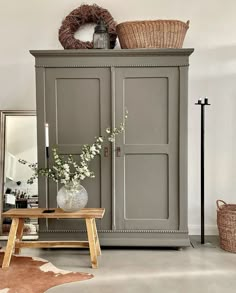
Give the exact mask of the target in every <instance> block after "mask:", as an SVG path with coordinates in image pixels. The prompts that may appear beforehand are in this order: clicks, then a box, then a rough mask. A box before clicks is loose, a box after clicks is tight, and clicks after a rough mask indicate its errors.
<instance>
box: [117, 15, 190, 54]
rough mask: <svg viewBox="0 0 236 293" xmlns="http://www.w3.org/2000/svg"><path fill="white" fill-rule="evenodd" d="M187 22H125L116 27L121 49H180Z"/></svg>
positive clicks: (187, 26) (187, 25)
mask: <svg viewBox="0 0 236 293" xmlns="http://www.w3.org/2000/svg"><path fill="white" fill-rule="evenodd" d="M188 28H189V21H187V22H186V23H185V22H182V21H180V20H145V21H127V22H122V23H120V24H118V25H117V26H116V32H117V35H118V38H119V42H120V46H121V48H122V49H135V48H182V46H183V42H184V38H185V34H186V32H187V30H188Z"/></svg>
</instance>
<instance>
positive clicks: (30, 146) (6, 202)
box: [2, 115, 38, 235]
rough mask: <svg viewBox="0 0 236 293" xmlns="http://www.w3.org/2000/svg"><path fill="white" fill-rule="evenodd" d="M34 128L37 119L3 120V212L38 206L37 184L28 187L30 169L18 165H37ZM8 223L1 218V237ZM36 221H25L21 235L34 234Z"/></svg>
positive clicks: (29, 117)
mask: <svg viewBox="0 0 236 293" xmlns="http://www.w3.org/2000/svg"><path fill="white" fill-rule="evenodd" d="M36 132H37V128H36V116H22V115H20V116H17V115H14V116H11V115H8V116H6V117H5V151H4V162H5V164H4V178H3V185H4V186H3V198H2V211H3V212H5V211H7V210H9V209H11V208H36V207H38V182H37V180H35V182H34V184H27V180H28V179H29V178H30V177H31V175H32V172H33V171H32V170H31V169H30V168H29V167H27V166H26V165H22V164H21V163H19V161H18V160H19V159H24V160H26V161H28V162H32V163H34V162H37V133H36ZM10 224H11V220H10V219H8V218H4V219H2V234H3V235H7V234H8V233H9V230H10ZM37 229H38V222H37V220H36V219H28V220H27V221H26V223H25V227H24V234H37Z"/></svg>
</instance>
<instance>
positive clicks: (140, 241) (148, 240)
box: [39, 230, 190, 247]
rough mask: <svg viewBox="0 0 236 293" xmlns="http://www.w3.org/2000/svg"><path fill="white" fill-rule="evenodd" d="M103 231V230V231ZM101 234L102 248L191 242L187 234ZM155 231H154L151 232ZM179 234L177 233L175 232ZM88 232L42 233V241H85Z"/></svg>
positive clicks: (170, 245)
mask: <svg viewBox="0 0 236 293" xmlns="http://www.w3.org/2000/svg"><path fill="white" fill-rule="evenodd" d="M101 231H103V230H101ZM101 231H98V232H99V239H100V243H101V245H102V246H114V247H115V246H134V247H138V246H140V247H141V246H147V247H148V246H149V247H187V246H190V240H189V237H188V233H187V232H183V231H182V232H181V231H178V233H173V232H165V233H160V232H157V231H156V232H155V233H154V232H151V233H150V234H149V236H148V237H147V236H146V235H147V234H146V233H143V232H137V231H136V232H132V233H130V234H128V233H122V232H117V231H109V230H108V231H109V232H101ZM151 231H153V230H151ZM175 232H177V231H175ZM85 233H86V232H81V231H80V232H79V233H78V231H77V232H74V231H73V232H70V233H68V231H66V232H63V231H60V232H57V231H51V232H50V231H48V232H40V234H39V238H40V240H48V241H49V240H61V239H63V240H79V239H84V237H85V236H84V235H85Z"/></svg>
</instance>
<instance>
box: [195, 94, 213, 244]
mask: <svg viewBox="0 0 236 293" xmlns="http://www.w3.org/2000/svg"><path fill="white" fill-rule="evenodd" d="M195 105H198V106H201V244H205V208H204V205H205V166H204V159H205V150H204V146H205V106H210V104H209V102H208V98H207V97H206V98H204V100H202V99H199V100H198V101H197V103H195Z"/></svg>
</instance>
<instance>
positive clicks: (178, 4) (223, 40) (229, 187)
mask: <svg viewBox="0 0 236 293" xmlns="http://www.w3.org/2000/svg"><path fill="white" fill-rule="evenodd" d="M94 2H96V3H97V4H98V5H101V6H102V7H104V8H107V9H108V10H109V11H110V12H111V14H112V15H113V17H114V18H115V19H116V20H117V22H121V21H125V20H137V19H157V18H169V19H180V20H184V21H186V20H188V19H189V20H190V29H189V31H188V33H187V36H186V39H185V43H184V47H193V48H195V52H194V54H193V55H192V56H191V57H190V63H191V66H190V75H189V227H190V233H194V234H195V233H198V232H199V223H200V174H199V173H200V166H199V161H200V156H199V155H200V154H199V146H200V145H199V135H200V127H199V123H200V120H199V118H200V116H199V114H200V113H199V108H198V107H196V106H194V103H195V101H196V100H197V99H198V98H199V97H202V96H208V97H209V100H210V102H211V104H212V106H211V107H209V108H208V109H207V117H206V231H207V232H208V233H212V232H213V233H214V232H217V230H216V205H215V201H216V199H218V198H222V199H224V200H226V201H227V202H236V197H235V193H236V192H235V191H236V181H235V177H236V168H235V165H236V164H235V163H236V156H235V152H234V149H235V143H236V134H235V133H236V131H235V129H234V125H235V123H236V116H235V115H234V114H235V112H236V38H235V28H236V18H235V10H236V2H235V1H234V0H227V1H219V0H208V1H204V0H199V1H195V0H178V1H171V0H165V1H164V0H162V1H161V0H146V1H137V0H128V1H127V0H119V1H110V0H97V1H94V0H92V1H86V3H88V4H93V3H94ZM82 3H83V2H82V1H78V0H76V1H75V0H60V1H58V0H50V1H48V0H34V1H32V0H21V1H17V0H15V1H12V0H9V1H0V35H1V38H2V40H1V46H0V75H1V78H0V88H1V95H0V108H1V109H35V82H34V59H33V57H32V56H31V55H30V54H29V52H28V51H29V50H30V49H61V48H62V47H61V45H60V43H59V41H58V29H59V27H60V24H61V20H62V19H63V18H64V17H65V16H66V15H67V14H68V13H69V12H70V11H71V10H73V9H74V8H76V7H78V6H79V5H81V4H82Z"/></svg>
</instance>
